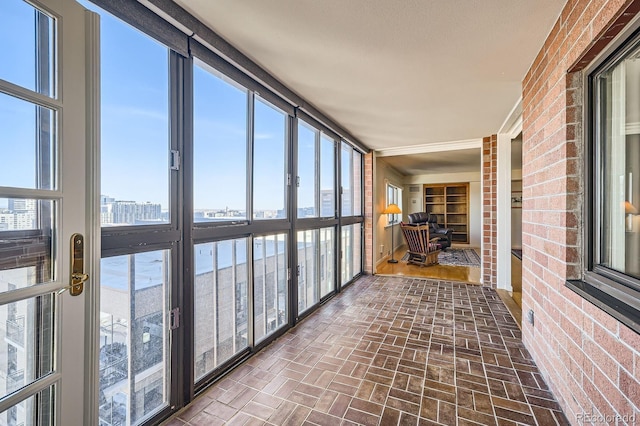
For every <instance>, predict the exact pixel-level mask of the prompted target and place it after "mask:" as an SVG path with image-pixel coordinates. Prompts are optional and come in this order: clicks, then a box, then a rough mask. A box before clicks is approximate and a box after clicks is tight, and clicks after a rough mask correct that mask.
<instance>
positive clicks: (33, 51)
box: [0, 0, 55, 152]
mask: <svg viewBox="0 0 640 426" xmlns="http://www.w3.org/2000/svg"><path fill="white" fill-rule="evenodd" d="M54 30H55V21H54V20H53V19H52V18H51V17H50V16H49V15H47V14H45V13H44V12H42V11H40V10H38V9H36V8H34V7H33V6H31V5H30V4H29V3H27V2H25V1H22V0H2V1H0V55H1V56H2V57H3V58H5V60H3V61H2V62H1V63H0V78H1V79H3V80H7V81H9V82H11V83H13V84H17V85H18V86H22V87H24V88H25V89H29V90H32V91H34V92H38V93H41V94H43V95H47V96H55V94H54V72H53V70H54V66H55V62H54V61H55V55H54V46H55V44H54V41H55V37H54ZM8 58H11V59H10V60H9V59H8ZM2 127H3V126H0V128H2ZM3 130H4V129H3ZM3 152H4V151H3Z"/></svg>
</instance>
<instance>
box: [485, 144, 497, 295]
mask: <svg viewBox="0 0 640 426" xmlns="http://www.w3.org/2000/svg"><path fill="white" fill-rule="evenodd" d="M497 166H498V135H492V136H488V137H486V138H484V139H483V140H482V210H483V211H482V242H483V246H482V283H483V285H486V286H491V287H494V288H495V287H496V286H497V284H498V279H497V271H498V253H497V247H498V244H497V242H498V241H497V239H498V232H497V223H496V213H497V193H498V191H497V179H496V177H497V170H498V168H497Z"/></svg>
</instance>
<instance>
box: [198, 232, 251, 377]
mask: <svg viewBox="0 0 640 426" xmlns="http://www.w3.org/2000/svg"><path fill="white" fill-rule="evenodd" d="M194 259H195V274H196V276H195V289H194V315H195V321H194V324H195V331H194V334H195V359H194V361H195V378H196V381H197V380H198V379H200V378H201V377H203V376H205V375H206V374H208V373H210V372H211V371H213V369H215V368H216V367H218V366H219V365H220V364H222V363H223V362H225V361H227V360H228V359H229V358H231V357H232V356H233V355H235V354H237V353H238V352H241V351H242V350H243V349H245V348H246V347H247V317H248V316H247V313H248V297H247V295H248V293H247V282H248V277H249V276H248V270H247V239H246V238H239V239H236V240H227V241H220V242H213V243H205V244H198V245H196V246H195V247H194Z"/></svg>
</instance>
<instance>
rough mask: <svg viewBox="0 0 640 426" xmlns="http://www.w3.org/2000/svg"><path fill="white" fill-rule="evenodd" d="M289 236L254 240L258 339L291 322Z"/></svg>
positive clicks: (255, 328)
mask: <svg viewBox="0 0 640 426" xmlns="http://www.w3.org/2000/svg"><path fill="white" fill-rule="evenodd" d="M288 296H289V295H288V293H287V236H286V234H277V235H268V236H264V237H256V238H254V239H253V304H254V339H255V342H256V343H257V342H259V341H261V340H263V339H264V338H265V337H267V336H269V335H271V334H272V333H273V332H275V331H276V330H277V329H279V328H280V327H283V326H284V325H286V324H287V318H288V311H287V306H288V305H287V300H288Z"/></svg>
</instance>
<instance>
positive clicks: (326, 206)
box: [320, 135, 336, 217]
mask: <svg viewBox="0 0 640 426" xmlns="http://www.w3.org/2000/svg"><path fill="white" fill-rule="evenodd" d="M335 158H336V155H335V142H334V140H333V139H331V138H329V137H328V136H326V135H322V139H321V140H320V216H322V217H334V216H335V215H336V213H335V212H336V201H335V198H336V196H335V185H334V183H335V171H336V160H335Z"/></svg>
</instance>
